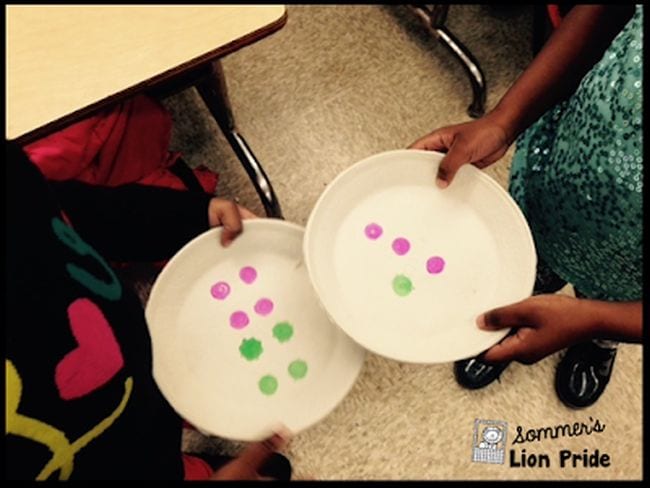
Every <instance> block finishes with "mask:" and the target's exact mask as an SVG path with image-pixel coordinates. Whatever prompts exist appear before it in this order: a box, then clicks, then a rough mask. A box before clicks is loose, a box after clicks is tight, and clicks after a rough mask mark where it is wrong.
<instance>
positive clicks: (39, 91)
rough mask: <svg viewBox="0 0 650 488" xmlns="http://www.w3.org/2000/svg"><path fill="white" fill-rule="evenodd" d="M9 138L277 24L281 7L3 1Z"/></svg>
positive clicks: (231, 47) (245, 40) (167, 75)
mask: <svg viewBox="0 0 650 488" xmlns="http://www.w3.org/2000/svg"><path fill="white" fill-rule="evenodd" d="M5 13H6V28H7V47H6V54H7V65H6V68H7V88H6V107H7V108H6V110H7V125H6V132H5V134H6V137H7V139H10V140H11V139H16V138H19V137H21V136H23V135H25V134H28V133H29V132H32V131H34V130H36V129H39V128H42V127H44V126H46V125H48V124H51V123H52V122H54V121H57V120H59V121H60V120H61V119H62V118H65V119H68V120H74V119H75V117H74V116H73V115H74V114H76V116H77V117H76V118H79V117H80V116H81V115H83V114H85V113H88V112H89V111H90V110H91V109H96V108H98V107H100V106H102V105H105V104H108V103H111V102H112V101H115V100H118V99H120V98H121V97H126V96H129V95H131V94H134V93H136V92H138V91H140V90H142V89H144V88H147V87H148V86H151V85H153V84H155V83H157V82H159V81H162V80H165V79H167V78H170V77H171V76H173V75H175V74H178V73H179V72H182V71H185V70H187V69H190V68H193V67H196V66H197V65H199V64H201V63H203V62H205V61H208V60H212V59H216V58H218V57H221V56H224V55H226V54H228V53H230V52H232V51H235V50H237V49H239V48H241V47H243V46H245V45H247V44H250V43H252V42H254V41H256V40H257V39H259V38H261V37H264V36H266V35H268V34H270V33H272V32H274V31H275V30H277V29H279V28H281V27H282V26H283V25H284V23H285V21H286V9H285V7H284V6H273V5H269V6H247V5H237V6H212V5H210V6H208V5H197V6H176V5H165V6H153V5H152V6H128V5H120V6H106V5H103V6H48V5H39V6H16V5H14V6H6V7H5Z"/></svg>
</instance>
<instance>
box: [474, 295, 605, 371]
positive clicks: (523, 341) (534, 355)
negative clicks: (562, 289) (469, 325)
mask: <svg viewBox="0 0 650 488" xmlns="http://www.w3.org/2000/svg"><path fill="white" fill-rule="evenodd" d="M591 303H593V302H592V301H590V300H582V299H578V298H572V297H568V296H563V295H538V296H534V297H530V298H527V299H526V300H523V301H521V302H518V303H515V304H513V305H508V306H507V307H501V308H497V309H494V310H491V311H489V312H486V313H485V314H483V315H481V316H480V317H479V318H478V319H477V324H478V326H479V328H480V329H484V330H498V329H504V328H507V327H515V328H516V332H515V333H514V334H513V335H508V336H506V338H505V339H504V340H503V341H501V342H500V343H499V344H497V345H496V346H493V347H491V348H490V349H488V350H487V352H486V353H485V354H484V356H483V357H482V359H484V360H485V361H486V362H495V363H500V362H505V361H511V360H517V361H519V362H521V363H524V364H532V363H535V362H537V361H539V360H540V359H542V358H544V357H546V356H548V355H549V354H552V353H554V352H556V351H559V350H561V349H564V348H565V347H567V346H570V345H572V344H576V343H578V342H582V341H585V340H588V339H590V338H593V337H594V336H595V335H596V333H595V328H596V319H597V317H596V315H597V314H595V313H594V311H593V310H592V307H591V306H590V304H591Z"/></svg>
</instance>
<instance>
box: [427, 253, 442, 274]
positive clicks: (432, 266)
mask: <svg viewBox="0 0 650 488" xmlns="http://www.w3.org/2000/svg"><path fill="white" fill-rule="evenodd" d="M444 268H445V260H444V259H442V258H441V257H440V256H433V257H432V258H429V259H428V260H427V271H428V272H429V273H431V274H438V273H440V272H442V270H443V269H444Z"/></svg>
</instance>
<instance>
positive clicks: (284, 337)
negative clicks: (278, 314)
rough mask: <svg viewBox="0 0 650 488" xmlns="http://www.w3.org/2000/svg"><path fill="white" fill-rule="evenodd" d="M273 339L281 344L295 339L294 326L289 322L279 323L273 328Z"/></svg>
mask: <svg viewBox="0 0 650 488" xmlns="http://www.w3.org/2000/svg"><path fill="white" fill-rule="evenodd" d="M273 337H275V338H276V339H277V340H278V341H280V342H287V341H288V340H289V339H291V337H293V325H291V324H290V323H289V322H279V323H277V324H275V327H273Z"/></svg>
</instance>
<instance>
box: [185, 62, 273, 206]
mask: <svg viewBox="0 0 650 488" xmlns="http://www.w3.org/2000/svg"><path fill="white" fill-rule="evenodd" d="M196 88H197V90H198V92H199V94H200V95H201V98H202V99H203V101H204V102H205V104H206V105H207V107H208V109H209V110H210V113H211V114H212V117H214V119H215V120H216V122H217V124H219V127H220V128H221V131H222V132H223V134H224V135H225V136H226V139H227V140H228V142H229V143H230V146H231V147H232V149H233V151H235V154H236V155H237V157H238V158H239V161H241V164H242V165H243V166H244V169H245V170H246V173H248V176H249V177H250V179H251V181H252V183H253V185H254V186H255V189H256V190H257V194H258V195H259V196H260V199H261V200H262V204H263V205H264V210H265V211H266V215H267V216H268V217H275V218H280V219H282V218H284V217H283V216H282V210H281V209H280V202H278V198H277V197H276V196H275V192H274V191H273V186H271V181H270V180H269V177H268V176H267V175H266V173H265V172H264V169H263V168H262V165H261V164H260V162H259V161H258V160H257V158H256V157H255V155H254V154H253V151H252V150H251V148H250V147H249V146H248V144H247V143H246V140H245V139H244V136H242V135H241V134H240V133H239V131H238V130H237V128H236V126H235V119H234V117H233V115H232V109H231V107H230V101H229V100H228V90H227V87H226V79H225V77H224V73H223V68H222V67H221V63H220V62H219V61H214V62H213V63H211V65H210V67H209V72H208V74H207V76H205V77H203V79H201V80H200V81H199V82H197V83H196Z"/></svg>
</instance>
